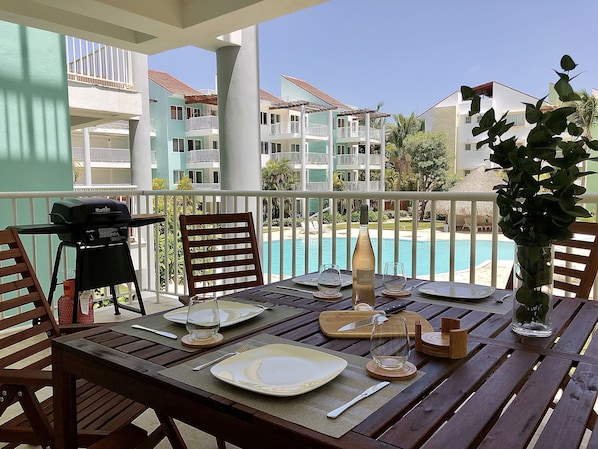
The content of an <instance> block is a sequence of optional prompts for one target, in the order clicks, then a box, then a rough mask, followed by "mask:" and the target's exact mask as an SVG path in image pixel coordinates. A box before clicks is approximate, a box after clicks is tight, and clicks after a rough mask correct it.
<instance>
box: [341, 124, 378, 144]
mask: <svg viewBox="0 0 598 449" xmlns="http://www.w3.org/2000/svg"><path fill="white" fill-rule="evenodd" d="M381 136H382V131H381V130H379V129H376V128H370V141H372V142H380V140H381V139H380V138H381ZM336 137H337V139H341V140H345V141H353V142H365V139H366V128H365V126H345V127H341V128H337V130H336Z"/></svg>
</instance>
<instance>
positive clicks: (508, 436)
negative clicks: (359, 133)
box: [53, 285, 598, 449]
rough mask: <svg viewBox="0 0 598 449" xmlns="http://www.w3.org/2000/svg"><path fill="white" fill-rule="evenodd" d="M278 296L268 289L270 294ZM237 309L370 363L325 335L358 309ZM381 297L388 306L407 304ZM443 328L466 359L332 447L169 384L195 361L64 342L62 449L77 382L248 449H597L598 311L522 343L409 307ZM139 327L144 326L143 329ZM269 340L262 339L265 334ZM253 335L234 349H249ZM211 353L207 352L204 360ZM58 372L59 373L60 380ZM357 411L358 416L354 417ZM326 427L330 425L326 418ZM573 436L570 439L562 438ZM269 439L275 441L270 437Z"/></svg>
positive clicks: (565, 309)
mask: <svg viewBox="0 0 598 449" xmlns="http://www.w3.org/2000/svg"><path fill="white" fill-rule="evenodd" d="M270 286H271V285H270ZM235 296H236V297H243V298H245V299H249V300H251V299H253V300H255V301H260V302H269V303H273V304H284V305H292V306H294V307H298V308H300V309H302V310H303V311H304V312H303V313H301V314H299V315H295V316H293V317H290V318H288V319H285V320H283V321H281V322H277V323H275V324H273V325H271V326H270V327H269V328H268V329H267V332H268V333H269V334H271V335H276V336H279V337H282V338H285V339H289V340H293V341H297V342H301V343H306V344H309V345H313V346H317V347H322V348H327V349H331V350H336V351H341V352H344V353H347V354H353V355H358V356H363V357H367V356H368V352H369V341H368V340H367V339H346V338H344V339H334V338H330V337H326V336H325V335H324V334H322V332H321V331H320V328H319V324H318V318H319V313H320V312H321V311H324V310H348V309H350V300H343V301H340V302H334V303H333V302H325V301H318V300H316V299H307V298H305V297H298V296H294V295H293V292H292V291H284V292H282V290H281V291H276V292H273V291H272V289H271V288H270V289H269V290H268V291H266V290H265V287H257V288H254V289H251V290H247V291H246V292H243V293H242V294H240V293H236V294H235ZM405 300H409V298H400V300H393V299H391V298H385V297H382V296H380V297H379V298H378V301H379V305H380V306H386V305H392V304H393V303H397V302H403V301H405ZM408 310H411V311H415V312H418V313H419V314H421V315H422V316H423V317H424V318H426V319H427V320H428V321H429V322H430V324H431V325H432V326H433V327H434V328H435V329H439V328H440V322H441V319H442V318H443V317H454V318H459V319H460V320H461V327H462V328H467V329H468V330H469V342H468V350H469V352H468V355H467V357H466V358H463V359H459V360H449V359H443V358H434V357H430V356H427V355H425V354H421V353H418V352H415V351H413V352H412V353H411V356H410V358H409V360H410V362H411V363H413V364H415V365H416V366H417V368H418V369H419V370H421V371H423V372H425V375H424V376H423V377H422V378H421V379H419V380H418V381H417V382H415V383H413V384H412V385H411V386H410V387H408V388H407V389H405V390H404V391H402V392H400V393H399V394H398V395H396V396H395V397H394V398H392V399H391V400H390V401H389V402H387V403H386V404H385V405H384V406H382V408H380V409H379V410H377V411H376V412H374V413H373V414H371V415H370V416H369V417H368V418H367V419H365V420H364V421H363V422H361V423H360V424H358V425H356V426H355V427H354V428H353V429H352V430H351V431H349V432H348V433H346V434H345V435H343V436H342V437H340V438H332V437H329V436H326V435H323V434H321V433H319V432H316V431H313V430H309V429H306V428H304V427H302V426H300V425H297V424H293V423H291V422H287V421H285V420H283V419H280V418H277V417H276V416H272V415H270V414H267V413H264V412H262V411H258V410H255V409H252V408H251V407H248V406H246V405H243V404H240V403H237V402H235V401H233V400H231V399H230V398H226V397H220V396H218V395H215V394H210V393H207V392H205V391H202V390H201V389H200V388H194V387H191V386H189V385H186V384H184V383H182V382H177V381H175V380H172V379H169V378H166V377H164V376H162V375H160V374H158V373H159V371H161V370H163V369H164V368H165V367H172V366H176V365H178V364H181V363H183V362H185V361H187V360H189V359H191V358H195V357H197V356H198V355H199V354H200V353H201V352H200V353H189V352H187V351H182V350H177V349H174V348H172V347H170V346H166V345H162V344H159V343H154V342H151V341H149V340H144V339H140V338H138V337H134V336H130V335H122V334H119V333H118V332H115V331H113V330H111V329H110V327H109V326H106V327H101V328H98V329H94V330H91V331H87V332H84V333H80V334H77V335H71V336H66V337H61V338H59V339H57V340H56V341H55V342H54V344H53V357H54V359H55V360H54V363H53V365H54V367H55V368H54V374H55V379H56V380H55V392H54V395H55V397H56V403H61V404H64V406H63V407H62V408H61V409H59V410H57V416H56V425H57V427H58V428H57V438H58V441H57V442H58V445H57V447H59V448H63V447H64V448H68V449H74V448H76V447H77V446H76V444H77V442H76V436H74V432H73V431H72V430H73V419H74V417H73V414H72V413H73V411H72V408H70V407H69V406H68V404H70V403H71V402H70V401H71V400H72V389H71V385H72V381H73V379H74V378H75V377H82V378H86V379H88V380H90V381H92V382H96V383H98V384H101V385H102V386H104V387H107V388H110V389H113V390H114V391H116V392H118V393H119V394H121V395H123V396H127V397H130V398H132V399H134V400H136V401H139V402H141V403H143V404H145V405H147V406H149V407H152V408H154V409H156V410H157V411H159V412H160V413H163V414H166V415H169V416H172V417H174V418H177V419H180V420H181V421H184V422H187V423H188V424H191V425H193V426H195V427H197V428H199V429H202V430H204V431H206V432H208V433H211V434H213V435H215V436H219V437H222V438H224V439H225V440H227V441H230V442H231V443H233V444H236V445H238V446H240V447H244V448H250V449H251V448H255V449H258V448H259V449H264V448H280V447H285V448H297V449H299V448H305V447H311V448H320V447H321V448H343V449H347V448H366V449H367V448H379V449H383V448H427V449H432V448H439V449H440V448H441V449H446V448H451V449H461V448H463V449H465V448H485V449H486V448H497V449H499V448H500V449H502V448H505V447H508V448H510V449H516V448H526V447H534V446H533V445H531V446H530V442H536V441H537V443H535V447H537V448H543V449H545V448H559V449H561V448H577V447H580V444H582V440H583V441H584V443H583V444H585V445H587V447H588V448H595V447H598V431H596V432H594V430H598V427H597V424H596V413H595V412H594V411H593V407H594V406H595V404H596V399H597V391H598V338H593V339H592V336H594V337H595V336H596V332H597V331H596V323H597V321H598V302H593V301H583V300H576V299H559V300H557V301H556V303H555V310H554V316H553V321H554V328H555V332H554V334H553V337H550V338H540V339H534V338H523V337H520V336H518V335H516V334H514V333H513V332H512V331H511V330H510V318H511V317H510V314H506V315H496V314H492V313H485V312H479V311H469V310H466V309H463V308H453V307H448V306H444V307H443V306H439V305H436V304H435V305H429V304H426V303H423V302H420V301H418V302H411V303H410V304H409V306H408ZM141 319H142V318H139V319H137V320H141ZM260 332H263V329H262V330H260ZM252 335H253V334H252V332H251V331H248V333H246V334H241V335H238V336H236V337H235V339H234V341H231V342H229V343H234V342H238V341H240V340H244V339H246V338H249V337H251V336H252ZM211 350H214V348H212V349H207V350H205V351H204V352H207V351H211ZM57 367H58V368H57ZM357 406H358V405H357ZM322 419H326V417H325V416H322ZM565 429H566V430H565ZM266 435H267V438H266V437H265V436H266Z"/></svg>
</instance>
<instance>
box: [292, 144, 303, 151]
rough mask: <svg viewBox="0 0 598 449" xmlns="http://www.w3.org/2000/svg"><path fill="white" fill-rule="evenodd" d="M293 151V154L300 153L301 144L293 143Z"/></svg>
mask: <svg viewBox="0 0 598 449" xmlns="http://www.w3.org/2000/svg"><path fill="white" fill-rule="evenodd" d="M291 151H292V152H293V153H299V152H300V151H301V144H299V143H292V144H291Z"/></svg>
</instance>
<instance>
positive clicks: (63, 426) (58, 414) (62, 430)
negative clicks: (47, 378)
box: [52, 346, 78, 449]
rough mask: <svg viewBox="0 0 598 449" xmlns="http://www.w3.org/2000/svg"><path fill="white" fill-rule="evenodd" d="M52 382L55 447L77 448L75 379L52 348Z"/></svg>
mask: <svg viewBox="0 0 598 449" xmlns="http://www.w3.org/2000/svg"><path fill="white" fill-rule="evenodd" d="M52 382H53V386H54V400H53V402H54V442H55V446H54V447H55V449H77V447H78V446H77V398H76V396H77V386H76V379H75V376H73V375H72V374H71V373H69V372H68V371H66V370H65V369H64V359H63V357H62V353H61V351H60V350H59V349H57V348H56V347H55V346H54V347H53V349H52Z"/></svg>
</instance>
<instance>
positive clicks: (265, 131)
mask: <svg viewBox="0 0 598 449" xmlns="http://www.w3.org/2000/svg"><path fill="white" fill-rule="evenodd" d="M329 129H330V128H329V127H328V126H327V125H318V124H308V125H307V126H306V127H305V140H306V141H308V142H325V141H327V140H328V136H329ZM262 140H264V141H278V140H290V141H292V142H300V141H301V123H300V122H280V123H274V124H272V125H262Z"/></svg>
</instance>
